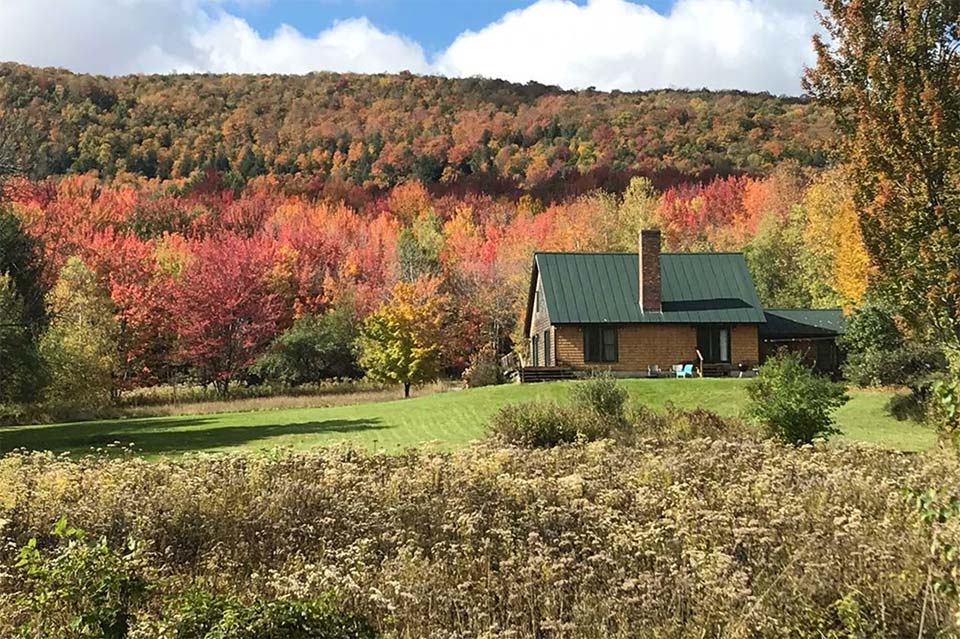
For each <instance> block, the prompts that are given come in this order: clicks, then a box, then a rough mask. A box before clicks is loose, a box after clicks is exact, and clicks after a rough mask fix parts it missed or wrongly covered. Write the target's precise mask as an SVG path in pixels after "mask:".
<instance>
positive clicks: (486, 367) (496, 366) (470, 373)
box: [463, 344, 503, 388]
mask: <svg viewBox="0 0 960 639" xmlns="http://www.w3.org/2000/svg"><path fill="white" fill-rule="evenodd" d="M463 381H465V382H466V383H467V386H468V387H469V388H479V387H481V386H493V385H495V384H502V383H503V371H502V370H500V362H499V359H498V358H497V350H496V349H495V348H494V347H493V345H492V344H485V345H484V346H482V347H481V348H480V350H478V351H477V352H476V353H475V354H474V356H473V357H472V358H471V360H470V366H468V367H467V370H465V371H463Z"/></svg>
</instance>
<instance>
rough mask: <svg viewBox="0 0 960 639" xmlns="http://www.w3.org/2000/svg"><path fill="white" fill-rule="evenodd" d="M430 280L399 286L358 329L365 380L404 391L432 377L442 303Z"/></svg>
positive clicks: (435, 284) (436, 370)
mask: <svg viewBox="0 0 960 639" xmlns="http://www.w3.org/2000/svg"><path fill="white" fill-rule="evenodd" d="M438 284H439V282H438V281H437V280H435V279H420V280H417V281H414V282H399V283H397V284H396V285H395V286H394V288H393V291H392V292H391V295H390V299H389V300H387V301H386V302H385V303H384V304H383V305H381V306H380V308H378V309H377V310H376V311H375V312H374V313H373V314H372V315H370V316H369V317H367V319H366V321H365V322H364V323H363V327H362V328H361V330H360V337H359V340H358V346H359V347H360V360H359V361H360V366H361V368H363V369H364V370H365V371H366V373H367V376H368V377H370V378H371V379H374V380H377V381H382V382H389V383H396V384H402V385H403V396H404V397H410V387H411V386H412V385H414V384H423V383H425V382H429V381H432V380H434V379H436V378H437V375H438V373H439V363H440V354H441V352H442V326H443V318H444V314H445V311H444V307H445V302H446V298H445V297H444V296H443V295H442V294H440V292H439V290H438Z"/></svg>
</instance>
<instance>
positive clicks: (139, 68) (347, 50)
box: [0, 0, 430, 75]
mask: <svg viewBox="0 0 960 639" xmlns="http://www.w3.org/2000/svg"><path fill="white" fill-rule="evenodd" d="M0 60H14V61H17V62H23V63H25V64H33V65H38V66H61V67H66V68H68V69H71V70H74V71H84V72H91V73H104V74H108V75H118V74H124V73H169V72H171V71H174V70H176V71H214V72H238V73H239V72H249V73H266V72H273V73H306V72H308V71H316V70H330V71H359V72H369V73H374V72H382V71H403V70H409V71H414V72H419V73H427V72H428V71H429V70H430V67H429V65H428V63H427V59H426V55H425V54H424V52H423V49H422V48H421V47H420V45H418V44H417V43H415V42H411V41H410V40H408V39H406V38H404V37H402V36H399V35H396V34H391V33H386V32H384V31H381V30H380V29H378V28H377V27H375V26H374V25H373V24H371V23H370V22H369V21H368V20H367V19H366V18H358V19H353V20H344V21H341V22H338V23H336V24H334V25H333V26H332V27H330V28H329V29H327V30H325V31H323V32H321V33H319V34H317V35H316V36H315V37H309V36H305V35H303V34H301V33H300V32H299V31H297V30H296V29H294V28H292V27H290V26H286V25H284V26H281V27H280V28H279V29H277V30H276V31H275V32H274V33H273V34H271V35H269V36H267V37H263V36H261V35H260V34H258V33H257V32H256V31H255V30H254V29H253V28H252V27H251V26H250V25H249V24H248V23H247V22H246V21H244V20H242V19H240V18H238V17H236V16H233V15H231V14H229V13H227V12H226V11H224V10H223V9H222V8H221V7H220V6H219V3H218V2H216V0H0Z"/></svg>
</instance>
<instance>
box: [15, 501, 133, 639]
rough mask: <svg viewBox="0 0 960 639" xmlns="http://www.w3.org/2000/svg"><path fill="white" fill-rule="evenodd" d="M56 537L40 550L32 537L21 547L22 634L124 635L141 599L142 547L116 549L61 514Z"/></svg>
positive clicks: (118, 638) (120, 638)
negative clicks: (50, 546)
mask: <svg viewBox="0 0 960 639" xmlns="http://www.w3.org/2000/svg"><path fill="white" fill-rule="evenodd" d="M53 537H54V538H55V539H56V540H57V541H58V542H59V543H58V545H57V547H56V548H55V549H53V551H52V552H42V551H41V549H40V547H39V545H38V543H37V539H36V538H31V539H30V541H29V542H27V544H26V545H25V546H24V547H23V548H21V549H20V553H19V561H18V562H17V564H16V567H17V569H18V570H19V571H20V574H21V576H22V579H23V594H22V595H21V597H20V603H21V606H22V608H23V609H25V610H28V611H29V613H28V614H29V616H28V619H27V620H26V622H25V623H24V624H22V626H21V627H20V636H21V637H23V638H24V639H27V638H32V637H44V638H45V639H59V638H61V637H62V638H63V639H73V638H75V637H78V638H87V637H89V638H90V639H94V638H96V639H126V637H127V633H128V631H129V629H130V626H131V623H132V621H133V617H134V611H135V609H136V607H137V605H138V603H139V601H140V600H141V599H142V598H143V597H144V596H145V595H146V592H147V587H146V582H145V580H144V579H143V578H142V577H141V576H140V574H139V572H140V569H141V563H142V558H141V555H140V549H139V547H138V546H137V545H135V544H130V546H129V548H128V552H126V553H119V552H117V551H115V550H113V549H111V548H110V546H108V544H107V541H106V539H105V538H103V537H101V538H99V539H96V540H91V539H89V538H88V537H87V535H86V534H85V533H84V532H83V531H82V530H79V529H77V528H73V527H70V526H68V525H67V523H66V520H65V519H64V518H61V519H60V520H59V521H58V522H57V525H56V526H55V528H54V529H53Z"/></svg>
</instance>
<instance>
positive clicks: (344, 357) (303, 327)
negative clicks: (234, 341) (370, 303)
mask: <svg viewBox="0 0 960 639" xmlns="http://www.w3.org/2000/svg"><path fill="white" fill-rule="evenodd" d="M356 338H357V327H356V320H355V319H354V317H353V315H352V313H350V312H349V311H348V310H346V309H342V308H338V309H334V310H332V311H330V312H329V313H327V314H326V315H322V316H317V315H306V316H304V317H301V318H299V319H297V320H296V321H295V322H294V323H293V326H291V327H290V328H288V329H287V330H286V331H285V332H284V333H283V334H282V335H280V336H279V337H278V338H277V339H276V340H274V342H273V344H271V346H270V350H269V351H268V352H267V353H266V354H265V355H263V356H262V357H261V358H260V359H259V360H258V361H257V363H256V364H254V366H253V367H252V368H251V372H252V373H254V374H255V375H258V376H260V377H262V378H264V379H267V380H272V381H277V382H280V383H283V384H287V385H289V386H300V385H303V384H310V383H318V382H321V381H323V380H326V379H332V378H349V377H360V376H361V375H362V371H361V370H360V368H359V367H358V366H357V358H356V353H355V352H354V349H353V342H354V341H355V340H356Z"/></svg>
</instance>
